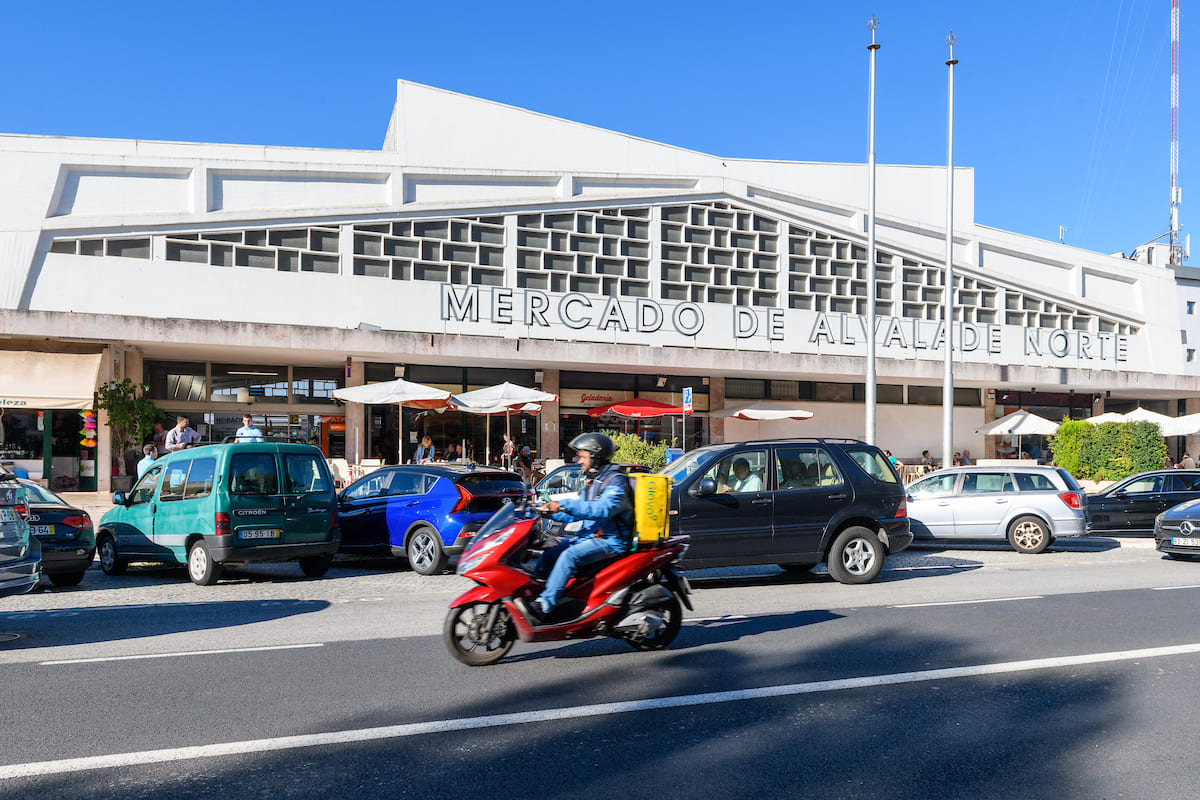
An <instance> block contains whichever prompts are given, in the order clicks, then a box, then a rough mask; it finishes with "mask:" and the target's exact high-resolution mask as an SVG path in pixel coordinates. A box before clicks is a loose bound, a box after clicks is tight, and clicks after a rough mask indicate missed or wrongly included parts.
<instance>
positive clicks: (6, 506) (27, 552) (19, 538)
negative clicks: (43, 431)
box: [0, 467, 42, 597]
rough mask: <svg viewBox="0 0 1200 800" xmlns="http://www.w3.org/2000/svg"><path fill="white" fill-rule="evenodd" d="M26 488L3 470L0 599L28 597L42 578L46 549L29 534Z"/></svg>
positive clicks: (0, 470) (0, 474) (0, 482)
mask: <svg viewBox="0 0 1200 800" xmlns="http://www.w3.org/2000/svg"><path fill="white" fill-rule="evenodd" d="M28 515H29V506H28V505H27V504H26V500H25V487H24V486H22V485H21V482H20V481H19V480H18V479H17V476H16V475H15V474H14V473H12V472H10V471H8V470H7V469H5V468H3V467H0V597H7V596H8V595H11V594H24V593H25V592H28V591H29V590H30V589H32V588H33V587H35V586H37V583H38V579H39V578H40V577H41V564H42V548H41V543H40V542H39V541H38V539H37V537H36V536H31V535H30V533H29V522H28V521H27V520H26V519H25V518H26V517H27V516H28Z"/></svg>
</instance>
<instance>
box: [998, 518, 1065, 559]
mask: <svg viewBox="0 0 1200 800" xmlns="http://www.w3.org/2000/svg"><path fill="white" fill-rule="evenodd" d="M1053 538H1054V537H1052V536H1051V535H1050V528H1049V527H1048V526H1047V525H1046V523H1045V522H1044V521H1042V520H1041V519H1039V518H1038V517H1034V516H1024V517H1017V518H1016V519H1014V520H1013V521H1012V524H1011V525H1009V526H1008V543H1009V544H1011V545H1012V548H1013V550H1016V551H1017V552H1018V553H1031V554H1033V553H1040V552H1042V551H1043V550H1045V549H1046V548H1047V547H1049V546H1050V542H1051V540H1052V539H1053Z"/></svg>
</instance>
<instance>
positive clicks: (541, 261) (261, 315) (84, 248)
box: [0, 81, 1200, 490]
mask: <svg viewBox="0 0 1200 800" xmlns="http://www.w3.org/2000/svg"><path fill="white" fill-rule="evenodd" d="M0 169H3V172H4V174H5V175H7V176H9V179H10V180H9V191H7V192H5V193H4V195H3V196H2V197H0V254H2V255H0V258H2V261H0V332H2V340H0V407H2V408H3V416H2V417H0V421H2V422H3V434H4V438H3V442H2V443H0V458H3V459H4V460H11V461H14V462H18V463H21V464H24V465H26V466H27V467H29V468H30V469H31V472H34V473H37V474H39V475H42V476H43V478H44V479H46V480H48V481H50V482H51V485H55V486H58V487H59V488H76V487H78V488H92V487H94V488H99V489H101V490H107V489H108V488H109V487H110V486H111V480H110V478H111V473H112V470H111V468H110V466H109V465H110V464H111V463H113V458H112V444H111V441H110V438H109V436H108V431H107V428H106V427H105V426H104V425H103V424H101V425H100V435H99V437H98V439H97V440H96V443H95V446H90V447H89V446H84V445H81V444H80V442H81V441H86V439H85V438H81V437H80V436H79V431H80V430H81V428H80V427H79V422H80V419H81V417H80V410H86V409H88V408H90V406H91V404H92V397H91V395H92V392H93V391H94V390H95V388H96V386H97V385H98V384H100V383H104V382H106V381H109V380H113V379H118V380H119V379H121V378H124V377H130V378H131V379H133V380H134V381H136V382H144V383H145V384H147V385H148V386H149V395H150V397H151V398H152V399H153V400H154V401H155V403H157V404H158V405H159V407H160V408H162V409H163V410H164V411H165V412H167V413H168V414H169V415H170V417H171V420H172V421H173V419H174V416H175V415H176V414H184V415H187V416H189V417H190V418H191V419H192V422H193V425H194V427H197V428H198V429H199V430H200V432H201V434H202V435H204V436H205V437H206V438H210V439H219V438H220V437H221V436H222V435H225V434H228V433H232V432H233V430H234V429H236V428H237V427H238V426H239V425H240V417H241V414H242V413H243V412H245V411H247V410H249V411H250V412H251V413H252V414H253V415H254V416H255V417H256V420H261V422H262V424H264V425H265V426H266V428H267V429H268V430H269V432H272V433H288V434H291V435H294V436H301V437H304V438H307V439H311V440H312V441H314V442H317V443H319V445H320V446H321V447H322V448H323V449H324V450H325V452H326V454H327V455H329V456H331V457H334V456H344V457H346V458H348V459H349V460H351V461H360V460H362V459H364V458H370V457H372V456H376V457H380V458H384V459H392V458H395V457H397V456H396V454H397V453H398V452H401V451H402V448H403V451H406V452H411V449H412V446H413V445H414V444H415V442H416V437H417V436H418V435H419V434H421V433H429V434H430V435H432V436H433V437H434V438H435V441H436V442H437V443H438V444H439V446H441V445H443V444H446V443H449V442H451V441H464V440H465V441H466V443H467V444H468V447H470V448H472V449H474V450H475V451H476V453H477V454H478V453H482V451H483V450H484V449H485V443H484V441H483V436H484V430H485V422H484V420H481V419H471V418H469V417H467V416H465V415H460V414H456V413H451V414H443V415H436V414H431V413H424V414H421V413H419V412H414V411H412V410H409V409H405V410H403V412H398V411H397V409H396V408H394V407H377V406H365V407H364V406H361V405H357V404H348V405H342V404H341V403H340V402H338V401H335V399H334V398H333V394H332V393H333V390H334V389H336V388H338V387H341V386H353V385H359V384H362V383H366V382H374V381H381V380H391V379H393V378H395V377H397V376H403V377H405V378H406V379H409V380H413V381H417V382H420V383H427V384H433V385H437V386H440V387H442V388H446V389H449V390H451V391H455V392H457V391H463V390H467V389H473V388H478V387H481V386H486V385H490V384H494V383H498V382H500V381H504V380H509V381H512V382H514V383H519V384H522V385H526V386H538V387H541V388H543V389H545V390H547V391H550V392H553V393H555V394H558V395H559V401H558V403H557V404H549V405H547V406H546V407H545V408H544V410H543V412H542V413H541V414H540V415H539V416H537V417H532V416H528V415H517V416H514V417H513V418H512V419H511V420H510V423H509V424H510V425H511V426H512V430H513V432H514V435H515V436H516V438H517V439H518V443H519V444H522V445H529V446H531V447H532V448H533V449H534V450H535V451H537V452H538V453H539V454H541V455H544V456H548V457H554V456H558V455H559V454H560V452H561V449H562V444H563V442H565V441H567V440H569V438H570V437H571V436H572V435H573V434H575V433H577V432H579V431H581V430H587V429H593V428H596V427H621V425H622V424H625V425H632V424H637V425H639V426H640V429H641V430H642V431H643V432H644V433H646V434H647V435H651V436H661V437H667V438H672V437H673V438H677V439H684V438H686V441H687V444H688V446H694V445H696V444H698V443H703V442H708V441H722V440H727V439H744V438H749V437H753V436H760V435H762V436H768V435H778V434H781V433H785V432H790V433H792V434H801V435H804V434H816V433H819V434H821V435H830V436H854V437H861V436H862V434H863V428H864V405H863V393H864V389H863V376H864V375H865V374H866V368H865V352H866V350H865V344H864V342H865V336H866V324H865V314H866V304H867V291H868V286H867V282H866V251H867V246H866V234H865V231H866V185H867V172H866V166H865V165H862V164H830V163H806V162H784V161H763V160H752V159H730V158H723V157H720V156H713V155H707V154H704V153H698V152H693V151H689V150H685V149H682V148H678V147H672V146H670V145H666V144H661V143H657V142H652V141H647V140H644V139H639V138H637V137H633V136H629V135H625V134H621V133H616V132H612V131H607V130H602V129H598V128H595V127H590V126H587V125H582V124H579V123H575V122H570V121H567V120H562V119H556V118H552V117H548V116H545V115H542V114H537V113H534V112H531V111H527V110H524V109H519V108H514V107H510V106H505V105H501V104H498V103H493V102H489V101H486V100H481V99H477V98H472V97H467V96H464V95H460V94H455V93H452V92H447V91H442V90H439V89H435V88H431V87H427V86H421V85H418V84H413V83H409V82H407V81H399V82H398V85H397V96H396V103H395V106H394V107H393V109H392V115H391V121H390V124H389V125H388V129H387V134H386V137H385V141H384V145H383V148H382V149H381V150H380V151H357V150H318V149H308V148H287V147H271V146H249V145H224V144H195V143H176V142H151V141H141V140H133V141H126V140H111V139H86V138H60V137H46V136H21V135H5V136H2V137H0ZM954 202H955V210H954V220H955V230H954V258H955V273H954V274H955V287H954V288H955V296H954V309H955V310H954V325H955V326H956V335H955V341H956V344H957V347H958V348H959V351H958V353H957V358H956V364H955V369H954V379H955V398H956V400H955V402H956V407H955V411H954V431H955V433H954V442H953V445H954V448H955V449H962V448H969V449H971V450H972V452H974V453H975V454H976V455H984V454H986V451H985V448H987V449H991V450H993V451H994V450H995V448H996V447H997V443H996V442H995V441H985V440H984V439H983V438H982V437H979V436H976V435H975V434H974V431H975V429H976V428H978V427H979V426H980V425H981V424H983V423H984V422H985V421H987V420H991V419H994V418H996V417H999V416H1002V415H1003V414H1004V413H1007V412H1008V411H1012V410H1015V409H1016V408H1018V407H1024V408H1029V409H1032V410H1034V411H1036V412H1038V413H1041V414H1043V415H1046V416H1050V417H1054V418H1060V417H1062V416H1064V415H1067V414H1070V415H1072V416H1075V417H1082V416H1090V415H1091V414H1093V413H1097V412H1098V411H1101V410H1104V409H1105V408H1108V409H1110V410H1112V409H1115V410H1125V409H1128V408H1131V407H1133V406H1134V405H1136V404H1139V403H1140V404H1143V405H1146V406H1147V407H1150V408H1153V409H1155V410H1158V411H1161V412H1163V413H1167V414H1169V415H1172V416H1174V415H1177V414H1181V413H1185V412H1189V413H1190V412H1194V411H1197V410H1200V366H1198V365H1197V362H1196V359H1195V347H1196V342H1197V341H1200V331H1192V326H1191V324H1190V323H1191V320H1192V318H1191V317H1189V315H1190V314H1192V313H1193V308H1192V306H1194V304H1195V301H1200V289H1197V288H1196V287H1198V286H1200V281H1198V280H1197V279H1196V278H1195V275H1194V274H1193V273H1194V271H1193V270H1191V269H1190V268H1181V269H1179V270H1173V269H1171V268H1169V267H1168V266H1165V265H1163V264H1162V263H1154V262H1155V254H1156V253H1157V252H1158V251H1156V250H1155V249H1154V248H1149V249H1147V250H1144V251H1142V252H1141V253H1140V258H1138V259H1136V260H1135V259H1129V258H1125V257H1123V256H1121V255H1116V256H1111V255H1104V254H1099V253H1093V252H1089V251H1086V250H1081V249H1078V248H1074V247H1068V246H1065V245H1063V244H1059V243H1056V242H1049V241H1044V240H1040V239H1036V238H1032V237H1029V236H1023V235H1019V234H1015V233H1010V232H1007V231H1002V230H998V229H995V228H990V227H987V226H986V225H982V224H978V223H976V222H975V220H974V213H973V202H974V176H973V172H972V171H971V170H970V169H966V168H958V169H956V170H955V193H954ZM944 225H945V168H944V167H921V166H879V167H878V172H877V213H876V237H877V249H878V254H877V273H878V283H877V313H878V320H879V325H878V327H877V332H876V336H877V340H876V341H877V346H878V358H877V372H878V403H879V404H878V410H877V441H878V443H879V444H880V445H881V446H883V447H887V448H889V449H890V450H892V451H893V452H894V453H896V454H898V455H901V456H902V457H903V456H912V455H916V454H918V453H920V452H921V451H922V450H924V449H930V450H933V451H935V452H937V451H938V449H939V447H940V435H941V433H940V431H941V414H942V409H941V402H942V401H941V381H942V370H943V360H942V359H943V355H942V351H941V342H942V336H943V329H942V324H941V322H940V320H941V314H942V302H943V292H944V291H945V287H944V286H943V270H942V262H943V260H944V253H945V238H946V237H945V231H944ZM1158 255H1160V256H1161V253H1159V254H1158ZM1162 260H1163V259H1162V258H1161V257H1160V258H1158V261H1159V262H1161V261H1162ZM1189 331H1192V332H1191V335H1190V336H1189ZM685 387H691V389H692V392H693V403H694V408H695V412H696V413H695V414H694V415H693V416H692V417H689V418H687V419H686V420H684V419H682V418H678V417H674V416H672V417H664V418H659V419H657V420H650V421H642V422H640V423H621V422H619V421H616V422H614V421H612V420H605V419H603V418H601V419H599V420H597V419H595V418H593V417H591V416H589V415H588V414H587V410H588V409H589V408H593V407H595V406H598V405H601V404H603V403H606V402H612V401H614V400H620V399H627V398H633V397H643V398H650V399H656V400H661V401H665V402H669V403H672V404H676V405H678V404H679V403H680V402H681V398H682V391H683V389H684V388H685ZM759 398H768V399H774V400H778V401H784V402H790V403H794V404H796V405H797V406H798V407H803V408H805V409H807V410H810V411H812V412H814V414H815V416H814V419H813V420H812V421H811V422H807V423H791V427H785V423H762V424H761V425H760V424H758V423H744V422H740V421H736V420H721V419H719V418H716V417H713V416H711V415H712V414H713V413H714V412H717V411H719V410H721V409H723V408H726V407H728V406H731V405H733V404H735V403H738V402H746V401H749V400H754V399H759ZM101 421H102V422H103V420H101ZM502 430H503V426H502V425H501V426H497V425H494V424H493V425H492V426H491V436H492V438H493V439H496V440H498V438H499V435H500V432H501V431H502ZM1000 446H1001V447H1002V446H1003V445H1002V443H1001V445H1000ZM491 449H492V451H493V452H497V451H498V441H493V442H492V447H491ZM39 464H40V468H38V467H39ZM97 464H99V465H102V466H100V467H99V468H98V467H97Z"/></svg>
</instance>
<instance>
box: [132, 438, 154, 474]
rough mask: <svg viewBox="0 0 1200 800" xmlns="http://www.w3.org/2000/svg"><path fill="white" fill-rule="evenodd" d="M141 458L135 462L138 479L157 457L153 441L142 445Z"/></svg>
mask: <svg viewBox="0 0 1200 800" xmlns="http://www.w3.org/2000/svg"><path fill="white" fill-rule="evenodd" d="M142 456H143V457H142V460H141V461H139V462H138V463H137V476H138V480H139V481H140V480H141V479H142V476H143V475H145V474H146V470H148V469H150V465H151V464H153V463H154V459H156V458H158V447H156V446H155V445H154V443H153V442H152V443H150V444H147V445H144V446H143V447H142Z"/></svg>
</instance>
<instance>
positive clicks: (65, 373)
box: [0, 350, 102, 409]
mask: <svg viewBox="0 0 1200 800" xmlns="http://www.w3.org/2000/svg"><path fill="white" fill-rule="evenodd" d="M101 358H102V356H101V354H100V353H85V354H78V353H34V352H31V351H29V350H0V408H8V409H20V408H28V409H38V408H91V407H92V398H93V396H94V395H95V393H96V376H97V375H98V374H99V372H100V359H101Z"/></svg>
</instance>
